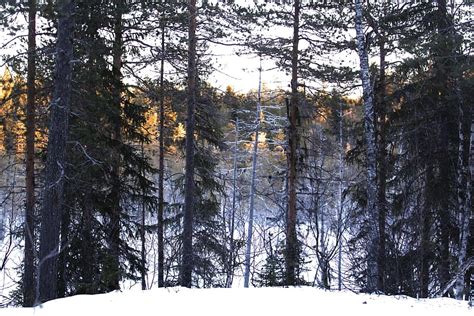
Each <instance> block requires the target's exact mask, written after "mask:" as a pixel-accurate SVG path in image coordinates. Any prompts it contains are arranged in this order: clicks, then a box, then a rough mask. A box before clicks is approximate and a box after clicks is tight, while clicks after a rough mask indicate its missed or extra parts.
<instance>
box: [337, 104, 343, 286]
mask: <svg viewBox="0 0 474 316" xmlns="http://www.w3.org/2000/svg"><path fill="white" fill-rule="evenodd" d="M343 124H344V111H343V109H342V100H341V101H340V102H339V183H338V192H337V195H338V199H337V200H338V207H337V238H338V244H337V289H338V290H339V291H341V290H342V232H343V231H342V230H343V224H342V216H343V212H344V196H343V191H344V138H343V131H344V129H343Z"/></svg>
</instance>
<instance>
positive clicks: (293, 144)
mask: <svg viewBox="0 0 474 316" xmlns="http://www.w3.org/2000/svg"><path fill="white" fill-rule="evenodd" d="M293 18H294V21H293V49H292V53H291V99H290V111H289V114H290V117H289V121H290V126H289V129H288V134H289V135H288V142H289V143H288V214H287V223H286V254H285V263H286V283H287V285H296V283H297V278H298V276H297V271H298V238H297V235H296V161H297V159H298V156H297V147H298V146H297V145H298V144H297V142H298V136H297V126H296V124H297V115H298V57H299V56H298V55H299V52H298V44H299V29H300V1H299V0H295V2H294V17H293Z"/></svg>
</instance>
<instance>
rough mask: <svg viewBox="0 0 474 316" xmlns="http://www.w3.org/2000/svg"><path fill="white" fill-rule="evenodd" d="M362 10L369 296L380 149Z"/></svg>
mask: <svg viewBox="0 0 474 316" xmlns="http://www.w3.org/2000/svg"><path fill="white" fill-rule="evenodd" d="M362 17H363V9H362V3H361V0H355V28H356V37H357V51H358V54H359V60H360V77H361V80H362V88H363V94H364V131H365V140H366V145H367V153H366V160H367V161H366V163H367V206H366V216H367V223H368V241H367V248H366V250H367V271H366V274H367V284H366V290H367V291H368V292H375V291H378V290H379V284H378V281H379V271H378V260H377V259H378V254H379V250H378V249H379V232H378V223H377V218H378V214H379V212H378V209H377V146H376V141H377V140H376V133H375V111H374V101H373V91H372V84H371V82H370V74H369V58H368V55H367V48H366V43H365V35H364V29H363V25H362Z"/></svg>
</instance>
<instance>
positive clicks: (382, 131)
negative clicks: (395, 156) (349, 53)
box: [377, 31, 387, 291]
mask: <svg viewBox="0 0 474 316" xmlns="http://www.w3.org/2000/svg"><path fill="white" fill-rule="evenodd" d="M381 32H382V31H381ZM380 40H381V43H380V73H379V87H378V88H379V89H378V100H377V101H378V102H377V105H378V109H377V112H378V124H379V129H378V136H379V137H378V159H377V160H378V171H377V173H378V174H377V181H378V185H377V204H378V210H379V217H378V219H379V240H380V243H379V256H378V270H379V289H380V290H382V291H384V290H385V287H384V286H385V270H386V262H385V240H386V236H385V225H386V221H387V199H386V187H387V152H386V146H387V142H386V133H387V125H386V123H385V117H386V110H385V106H386V104H385V85H386V82H385V67H386V64H385V53H386V52H385V42H384V41H385V39H384V35H383V34H382V35H381V38H380Z"/></svg>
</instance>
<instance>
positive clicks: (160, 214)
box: [158, 20, 166, 287]
mask: <svg viewBox="0 0 474 316" xmlns="http://www.w3.org/2000/svg"><path fill="white" fill-rule="evenodd" d="M161 23H162V25H161V65H160V66H161V68H160V111H159V116H160V122H159V127H158V131H159V133H158V134H159V143H160V144H159V146H160V157H159V168H158V176H159V178H158V181H159V182H158V287H164V286H165V282H164V263H165V251H164V224H163V219H164V216H163V213H164V204H165V198H164V177H165V134H164V133H165V89H164V84H165V82H164V71H165V70H164V69H165V49H166V46H165V22H164V20H163V21H162V22H161Z"/></svg>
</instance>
